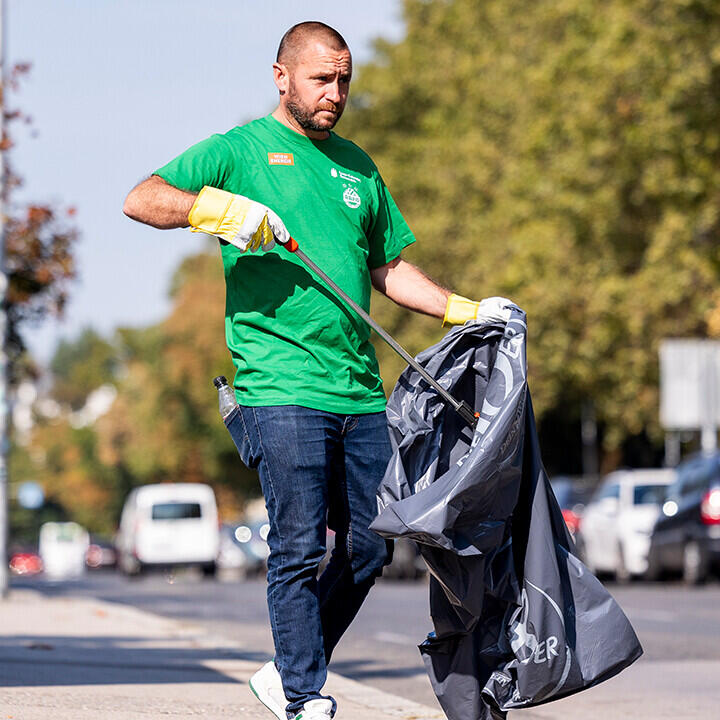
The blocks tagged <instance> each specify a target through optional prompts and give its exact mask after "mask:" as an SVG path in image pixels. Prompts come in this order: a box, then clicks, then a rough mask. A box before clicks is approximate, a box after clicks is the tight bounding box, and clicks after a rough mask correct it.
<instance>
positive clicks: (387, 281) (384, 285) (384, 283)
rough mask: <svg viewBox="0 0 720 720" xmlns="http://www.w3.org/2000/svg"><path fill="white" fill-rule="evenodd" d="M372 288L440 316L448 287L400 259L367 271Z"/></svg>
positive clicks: (407, 305) (422, 311) (418, 310)
mask: <svg viewBox="0 0 720 720" xmlns="http://www.w3.org/2000/svg"><path fill="white" fill-rule="evenodd" d="M370 278H371V279H372V284H373V287H374V288H375V289H376V290H379V291H380V292H381V293H383V295H386V296H387V297H389V298H390V299H391V300H392V301H393V302H396V303H397V304H398V305H402V306H403V307H406V308H409V309H410V310H415V311H416V312H420V313H424V314H425V315H432V316H433V317H438V318H442V317H443V316H444V315H445V307H446V306H447V299H448V298H449V297H450V294H451V293H450V290H447V289H445V288H444V287H441V286H440V285H438V284H437V283H435V282H433V281H432V280H431V279H430V278H429V277H428V276H427V275H425V273H423V272H422V270H420V269H419V268H416V267H415V266H414V265H411V264H410V263H409V262H405V260H403V259H402V258H399V257H398V258H395V259H394V260H391V261H390V262H389V263H388V264H387V265H382V266H381V267H379V268H375V269H373V270H371V271H370Z"/></svg>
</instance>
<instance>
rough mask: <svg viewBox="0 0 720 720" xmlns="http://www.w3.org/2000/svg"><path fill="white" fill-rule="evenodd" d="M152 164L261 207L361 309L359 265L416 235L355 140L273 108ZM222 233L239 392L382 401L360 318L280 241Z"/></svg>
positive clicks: (338, 402) (189, 185)
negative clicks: (322, 133) (252, 247)
mask: <svg viewBox="0 0 720 720" xmlns="http://www.w3.org/2000/svg"><path fill="white" fill-rule="evenodd" d="M155 174H156V175H159V176H160V177H161V178H163V179H164V180H165V181H166V182H168V183H170V184H171V185H173V186H175V187H178V188H181V189H183V190H188V191H191V192H197V191H199V190H200V189H201V188H202V187H203V186H205V185H210V186H212V187H216V188H222V189H223V190H228V191H230V192H232V193H237V194H240V195H245V196H247V197H249V198H251V199H252V200H256V201H258V202H261V203H263V204H265V205H267V206H268V207H270V208H272V209H273V210H275V212H276V213H277V214H278V215H279V216H280V218H281V219H282V221H283V222H284V223H285V226H286V227H287V229H288V231H289V232H290V234H291V235H292V236H293V237H294V238H295V239H296V240H297V242H298V244H299V245H300V248H301V249H302V250H303V251H304V252H305V253H306V254H307V255H308V257H310V258H311V259H312V260H314V261H315V262H316V263H317V264H318V265H319V266H320V267H321V268H322V269H323V270H324V271H325V272H326V273H327V274H328V275H329V276H330V277H331V278H333V280H335V282H337V284H338V285H339V286H340V287H341V288H342V289H343V290H344V291H345V292H346V293H347V294H348V295H350V297H352V298H353V300H355V301H356V302H357V303H358V304H359V305H360V306H361V307H363V308H364V309H365V310H368V311H369V309H370V292H371V283H370V273H369V271H368V269H369V268H370V269H372V268H376V267H380V266H382V265H385V264H386V263H388V262H390V261H391V260H394V259H395V258H396V257H397V256H398V255H399V254H400V252H401V250H402V249H403V248H404V247H406V246H407V245H409V244H410V243H412V242H413V241H414V239H415V238H414V237H413V234H412V232H411V231H410V228H409V227H408V226H407V223H406V222H405V220H404V219H403V217H402V215H401V214H400V211H399V210H398V208H397V206H396V205H395V202H394V201H393V199H392V197H391V196H390V193H389V192H388V190H387V188H386V187H385V184H384V183H383V180H382V178H381V177H380V173H379V172H378V169H377V167H376V166H375V164H374V163H373V162H372V160H371V159H370V158H369V157H368V156H367V155H366V154H365V153H364V152H363V151H362V150H361V149H360V148H359V147H358V146H357V145H355V144H354V143H352V142H350V141H348V140H344V139H343V138H341V137H338V136H337V135H335V134H334V133H331V134H330V137H328V138H327V139H326V140H311V139H310V138H307V137H305V136H304V135H300V134H299V133H296V132H294V131H293V130H291V129H290V128H288V127H286V126H285V125H283V124H282V123H280V122H278V121H277V120H275V119H274V118H273V117H272V116H268V117H265V118H261V119H259V120H255V121H253V122H251V123H249V124H247V125H243V126H242V127H236V128H233V129H232V130H230V131H229V132H228V133H226V134H225V135H213V136H212V137H210V138H208V139H207V140H204V141H202V142H200V143H198V144H197V145H194V146H193V147H191V148H190V149H188V150H187V151H186V152H184V153H183V154H182V155H180V156H178V157H177V158H175V159H174V160H172V161H171V162H170V163H168V164H167V165H165V166H164V167H162V168H160V169H159V170H157V171H156V173H155ZM221 245H222V259H223V266H224V269H225V281H226V285H227V295H226V303H225V337H226V340H227V345H228V348H229V350H230V353H231V355H232V359H233V362H234V364H235V367H236V373H235V392H236V396H237V399H238V402H240V403H242V404H244V405H251V406H258V405H302V406H304V407H310V408H315V409H318V410H326V411H328V412H337V413H343V414H345V413H346V414H355V413H369V412H377V411H380V410H383V409H384V407H385V394H384V392H383V388H382V381H381V379H380V374H379V369H378V364H377V359H376V357H375V351H374V349H373V346H372V344H371V343H370V340H369V336H370V330H369V328H368V327H367V325H366V324H365V322H364V321H363V320H362V319H360V318H359V317H357V316H356V315H355V313H354V312H353V311H352V310H350V309H349V308H347V307H346V306H345V305H344V303H343V302H342V301H341V300H340V299H338V298H336V297H335V295H334V294H333V293H332V292H331V291H330V290H329V289H327V288H326V287H325V286H324V285H323V284H322V281H321V280H319V279H317V278H316V277H315V276H314V275H313V274H312V272H311V271H310V270H308V269H307V268H306V266H305V265H303V264H302V262H301V261H300V260H299V259H298V258H297V257H295V256H294V255H292V254H291V253H289V252H287V251H286V250H284V249H282V248H280V247H276V248H275V249H273V250H272V251H270V252H264V253H263V252H258V253H254V254H253V253H241V252H240V251H239V250H238V249H237V248H236V247H234V246H233V245H230V244H229V243H225V242H222V241H221Z"/></svg>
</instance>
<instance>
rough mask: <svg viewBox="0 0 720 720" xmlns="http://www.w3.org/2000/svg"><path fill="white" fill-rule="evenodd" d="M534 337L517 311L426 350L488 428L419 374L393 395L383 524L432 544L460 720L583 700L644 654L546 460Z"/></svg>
mask: <svg viewBox="0 0 720 720" xmlns="http://www.w3.org/2000/svg"><path fill="white" fill-rule="evenodd" d="M526 333H527V325H526V322H525V313H524V312H522V311H521V310H519V309H513V311H512V317H511V319H510V320H509V321H508V323H507V324H506V325H494V324H493V325H481V324H477V323H475V324H466V325H464V326H462V327H457V328H453V329H452V330H451V331H450V332H449V333H448V334H447V335H446V336H445V337H444V338H443V339H442V340H441V341H440V342H439V343H438V344H437V345H435V346H433V347H431V348H429V349H428V350H426V351H424V352H423V353H421V354H420V355H419V356H418V358H417V359H418V361H419V362H420V363H421V364H422V365H423V366H424V367H425V369H426V370H427V371H428V372H429V373H430V374H431V375H433V376H434V377H435V378H436V379H437V380H438V381H439V382H440V384H441V385H442V386H443V387H445V388H446V389H447V390H449V391H451V392H452V393H453V395H455V397H457V398H459V399H462V400H465V401H466V402H468V403H469V404H470V405H471V406H472V407H474V408H476V409H477V408H481V411H480V418H479V421H478V424H477V428H476V429H475V432H474V433H473V432H472V430H471V429H470V428H469V427H468V426H467V425H466V424H465V423H464V421H463V420H462V419H461V418H460V417H459V415H458V414H457V413H456V412H455V411H454V410H453V409H452V408H451V407H449V406H448V405H447V404H446V403H444V402H443V401H442V400H441V399H440V398H439V397H438V395H437V393H436V392H435V391H434V390H433V389H432V388H430V387H428V385H427V383H426V382H425V381H424V380H423V379H422V378H421V377H420V375H419V374H418V373H416V372H415V371H413V370H412V369H411V368H407V369H406V371H405V372H404V373H403V374H402V376H401V377H400V379H399V380H398V383H397V385H396V387H395V390H394V391H393V393H392V395H391V397H390V399H389V401H388V407H387V416H388V423H389V426H390V435H391V440H392V443H393V448H394V453H393V456H392V459H391V461H390V464H389V465H388V469H387V472H386V474H385V477H384V479H383V482H382V484H381V486H380V488H379V489H378V516H377V518H376V519H375V520H374V522H373V523H372V525H371V528H372V529H373V530H375V531H376V532H378V533H379V534H380V535H382V536H383V537H386V538H399V537H407V538H411V539H413V540H415V541H417V542H418V543H419V547H420V552H421V554H422V556H423V558H424V560H425V562H426V563H427V565H428V568H429V570H430V574H431V579H430V614H431V616H432V620H433V625H434V628H435V630H434V632H433V633H431V634H430V635H429V636H428V638H427V640H426V641H425V642H424V643H423V644H422V645H420V651H421V653H422V655H423V658H424V660H425V665H426V668H427V671H428V674H429V676H430V681H431V683H432V686H433V689H434V690H435V693H436V694H437V697H438V700H439V701H440V704H441V705H442V707H443V710H444V711H445V713H446V715H447V716H448V718H450V720H489V719H490V718H503V717H505V715H506V712H507V711H508V710H510V709H512V708H522V707H531V706H533V705H538V704H540V703H544V702H548V701H550V700H555V699H557V698H560V697H564V696H566V695H570V694H572V693H575V692H578V691H579V690H582V689H584V688H587V687H591V686H592V685H596V684H598V683H599V682H602V681H603V680H606V679H607V678H609V677H612V676H613V675H615V674H617V673H618V672H620V671H621V670H622V669H624V668H626V667H627V666H628V665H630V664H631V663H632V662H634V661H635V660H636V659H637V658H638V657H640V655H641V654H642V648H641V646H640V643H639V641H638V639H637V637H636V635H635V633H634V631H633V629H632V627H631V625H630V622H629V621H628V619H627V617H626V616H625V615H624V613H623V612H622V610H621V609H620V607H619V606H618V605H617V603H616V602H615V600H614V599H613V598H612V596H611V595H610V594H609V593H608V592H607V590H605V588H604V587H603V586H602V584H601V583H600V582H599V581H598V580H597V579H596V578H595V577H594V576H593V575H592V574H591V573H590V572H589V571H588V569H587V568H586V567H585V566H584V565H583V564H582V563H581V562H580V560H579V559H578V558H577V556H576V555H575V548H574V545H573V542H572V540H571V538H570V535H569V533H568V531H567V528H566V526H565V522H564V520H563V517H562V513H561V512H560V508H559V507H558V504H557V501H556V500H555V496H554V495H553V492H552V490H551V488H550V484H549V481H548V478H547V475H546V473H545V470H544V468H543V466H542V460H541V457H540V448H539V446H538V440H537V432H536V429H535V420H534V416H533V411H532V404H531V401H530V394H529V391H528V388H527V379H526V367H527V366H526V337H527V335H526Z"/></svg>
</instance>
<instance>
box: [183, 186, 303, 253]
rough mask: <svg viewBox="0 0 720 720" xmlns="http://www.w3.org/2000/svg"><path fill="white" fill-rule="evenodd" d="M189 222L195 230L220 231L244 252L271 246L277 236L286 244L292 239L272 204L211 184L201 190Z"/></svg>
mask: <svg viewBox="0 0 720 720" xmlns="http://www.w3.org/2000/svg"><path fill="white" fill-rule="evenodd" d="M188 222H189V223H190V225H191V228H190V229H191V230H192V231H193V232H204V233H208V234H210V235H217V237H220V238H222V239H223V240H226V241H227V242H229V243H231V244H232V245H235V247H238V248H240V250H242V251H243V252H244V251H245V250H247V249H250V252H255V251H256V250H260V249H262V250H270V249H272V248H273V247H274V246H275V241H276V240H277V241H278V242H279V243H282V244H283V245H284V244H285V243H286V242H287V241H288V240H289V239H290V233H289V232H288V231H287V228H286V227H285V225H284V224H283V221H282V220H281V219H280V218H279V217H278V216H277V215H276V214H275V213H274V212H273V211H272V210H271V209H270V208H269V207H266V206H265V205H262V204H261V203H258V202H255V201H254V200H250V198H246V197H245V196H244V195H233V193H230V192H227V191H226V190H218V189H217V188H213V187H208V186H207V185H206V186H205V187H204V188H203V189H202V190H201V191H200V193H199V194H198V196H197V200H195V203H194V204H193V206H192V208H191V210H190V214H189V215H188Z"/></svg>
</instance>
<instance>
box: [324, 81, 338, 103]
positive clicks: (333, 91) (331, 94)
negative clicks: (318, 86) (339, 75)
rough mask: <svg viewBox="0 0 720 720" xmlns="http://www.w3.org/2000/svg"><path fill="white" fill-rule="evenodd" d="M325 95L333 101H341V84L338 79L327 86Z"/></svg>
mask: <svg viewBox="0 0 720 720" xmlns="http://www.w3.org/2000/svg"><path fill="white" fill-rule="evenodd" d="M325 97H326V98H327V99H328V100H330V101H331V102H334V103H339V102H340V85H339V83H338V82H337V80H336V81H335V82H332V83H328V84H327V85H326V86H325Z"/></svg>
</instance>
